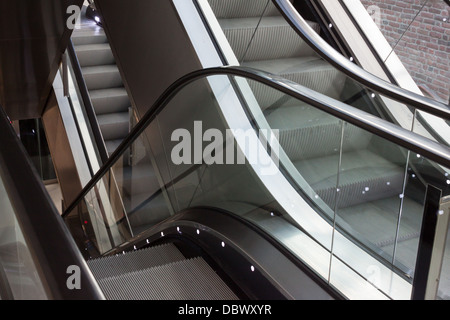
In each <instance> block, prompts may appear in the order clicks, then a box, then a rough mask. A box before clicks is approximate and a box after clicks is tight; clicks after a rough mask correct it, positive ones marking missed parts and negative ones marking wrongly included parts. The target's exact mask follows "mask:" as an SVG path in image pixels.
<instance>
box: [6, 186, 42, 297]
mask: <svg viewBox="0 0 450 320" xmlns="http://www.w3.org/2000/svg"><path fill="white" fill-rule="evenodd" d="M0 268H1V270H0V273H1V276H2V277H0V281H6V282H7V283H4V284H3V286H2V288H5V286H6V287H9V289H10V292H11V294H12V297H6V296H4V295H5V294H6V292H0V300H1V299H2V298H3V299H6V298H13V299H15V300H46V299H48V297H47V293H46V292H45V289H44V286H43V284H42V282H41V279H40V278H39V275H38V270H37V268H36V265H35V262H34V261H33V256H32V255H31V253H30V251H29V248H28V245H27V242H26V241H25V238H24V235H23V233H22V230H21V227H20V225H19V223H18V221H17V218H16V214H15V212H14V209H13V207H12V205H11V202H10V201H9V198H8V194H7V193H6V190H5V186H4V184H3V181H2V179H1V178H0Z"/></svg>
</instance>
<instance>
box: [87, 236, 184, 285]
mask: <svg viewBox="0 0 450 320" xmlns="http://www.w3.org/2000/svg"><path fill="white" fill-rule="evenodd" d="M184 259H185V257H184V256H183V255H182V254H181V252H180V251H179V250H178V249H177V248H176V247H175V246H174V245H173V244H165V245H161V246H156V247H151V248H147V249H143V250H138V251H133V252H129V253H126V254H122V255H117V256H109V257H104V258H99V259H95V260H89V261H88V265H89V267H90V268H91V271H92V273H93V274H94V276H95V278H96V279H97V280H100V279H104V278H109V277H114V276H118V275H120V274H123V273H130V272H133V271H137V270H141V269H148V268H151V267H155V266H160V265H164V264H167V263H170V262H174V261H180V260H184Z"/></svg>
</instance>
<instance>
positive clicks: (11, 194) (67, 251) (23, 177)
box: [0, 106, 104, 300]
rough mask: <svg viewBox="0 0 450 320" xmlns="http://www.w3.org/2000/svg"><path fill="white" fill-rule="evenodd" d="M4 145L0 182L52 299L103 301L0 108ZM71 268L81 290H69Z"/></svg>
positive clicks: (0, 154) (0, 143)
mask: <svg viewBox="0 0 450 320" xmlns="http://www.w3.org/2000/svg"><path fill="white" fill-rule="evenodd" d="M0 140H1V141H0V178H1V179H2V180H3V183H4V186H5V189H6V192H7V195H8V198H9V201H10V202H11V205H12V207H13V208H14V213H15V217H16V219H17V222H18V225H19V227H20V229H21V231H22V233H23V235H24V238H25V242H26V244H27V247H28V249H29V251H30V253H31V256H32V257H33V261H34V262H35V264H36V269H37V273H38V275H39V277H40V279H41V280H42V281H43V282H44V283H43V285H44V288H45V290H46V294H47V296H48V298H50V299H54V300H83V299H89V300H104V296H103V293H102V292H101V290H100V288H99V287H98V284H97V282H96V281H95V279H94V277H93V276H92V273H91V272H90V270H89V268H88V266H87V264H86V262H85V260H84V258H83V256H82V255H81V253H80V251H79V249H78V247H77V245H76V244H75V242H74V240H73V238H72V237H71V235H70V232H69V230H68V228H67V227H66V225H65V224H64V221H63V220H62V219H61V217H60V214H59V212H58V211H57V209H56V208H55V206H54V204H53V200H52V199H51V198H50V196H49V194H48V192H47V191H46V189H45V187H44V184H43V183H42V181H41V179H40V178H39V175H38V173H37V171H36V169H35V168H34V166H33V164H32V162H31V160H30V158H29V156H28V155H27V153H26V151H25V149H24V147H23V146H22V145H21V142H20V140H19V138H18V137H17V135H16V133H15V131H14V129H13V127H12V125H11V123H10V121H9V119H8V117H7V115H6V113H5V111H4V110H3V108H2V107H1V106H0ZM69 266H77V267H78V268H79V269H78V270H79V275H80V284H81V288H80V290H77V289H75V290H71V288H69V287H68V286H67V283H68V282H67V281H68V278H69V277H70V274H68V273H67V270H68V267H69Z"/></svg>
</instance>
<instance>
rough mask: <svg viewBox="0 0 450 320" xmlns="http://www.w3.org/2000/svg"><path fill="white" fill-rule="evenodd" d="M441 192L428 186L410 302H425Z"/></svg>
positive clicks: (435, 238) (430, 272) (432, 262)
mask: <svg viewBox="0 0 450 320" xmlns="http://www.w3.org/2000/svg"><path fill="white" fill-rule="evenodd" d="M441 197H442V191H441V190H440V189H438V188H436V187H434V186H431V185H428V187H427V195H426V199H425V207H424V214H423V221H422V230H421V233H420V240H419V248H418V252H417V261H416V269H415V275H414V282H413V290H412V297H411V299H412V300H425V299H426V296H427V295H426V293H427V287H428V282H429V277H430V274H432V273H434V272H432V270H431V267H432V265H434V261H433V250H434V247H435V243H436V240H437V236H439V235H437V233H436V231H437V230H438V223H439V216H440V202H441Z"/></svg>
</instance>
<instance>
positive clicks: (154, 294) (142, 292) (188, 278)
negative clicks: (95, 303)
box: [99, 258, 237, 300]
mask: <svg viewBox="0 0 450 320" xmlns="http://www.w3.org/2000/svg"><path fill="white" fill-rule="evenodd" d="M208 268H209V266H208V267H207V266H205V262H204V260H203V259H202V258H193V259H189V260H182V261H177V262H172V263H168V264H165V265H161V266H157V267H153V268H149V269H145V270H139V271H135V272H130V273H126V274H121V275H118V276H115V277H110V278H106V279H102V280H100V281H99V285H100V287H101V289H102V290H103V292H104V294H105V296H106V298H107V299H110V300H219V299H226V300H231V299H237V297H236V296H235V295H234V293H233V292H232V291H231V290H230V289H229V288H228V287H227V286H226V285H225V284H224V283H223V280H222V279H221V278H220V277H219V276H218V275H217V274H216V273H215V272H214V271H212V270H211V271H209V270H208ZM209 269H211V268H209ZM193 270H195V271H193ZM206 270H208V271H206Z"/></svg>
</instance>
